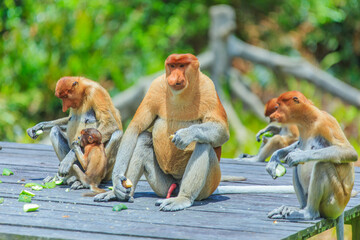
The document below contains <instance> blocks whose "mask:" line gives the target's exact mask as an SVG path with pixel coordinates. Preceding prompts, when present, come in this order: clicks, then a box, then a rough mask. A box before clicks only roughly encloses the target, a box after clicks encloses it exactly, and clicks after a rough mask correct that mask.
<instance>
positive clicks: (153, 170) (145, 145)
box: [94, 132, 175, 202]
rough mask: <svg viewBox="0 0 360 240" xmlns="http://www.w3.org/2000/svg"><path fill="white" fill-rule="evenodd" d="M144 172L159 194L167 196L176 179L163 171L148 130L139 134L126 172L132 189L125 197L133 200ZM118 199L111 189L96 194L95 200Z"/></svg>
mask: <svg viewBox="0 0 360 240" xmlns="http://www.w3.org/2000/svg"><path fill="white" fill-rule="evenodd" d="M143 173H144V174H145V176H146V178H147V180H148V182H149V184H150V186H151V187H152V189H153V190H154V192H155V193H156V194H158V195H159V196H166V193H167V190H168V189H169V187H170V185H171V184H172V183H174V181H175V180H174V179H173V178H172V177H171V176H169V175H166V174H164V173H163V172H162V171H161V169H160V167H159V165H158V163H157V161H156V158H155V153H154V150H153V145H152V137H151V133H148V132H143V133H141V134H140V135H139V137H138V139H137V142H136V147H135V149H134V152H133V155H132V157H131V160H130V162H129V166H128V168H127V171H126V173H125V175H126V178H128V179H130V181H131V182H132V183H133V186H132V188H131V191H130V192H129V193H128V194H129V195H128V196H124V198H125V199H129V200H130V201H132V200H133V196H134V192H135V189H136V186H137V183H138V181H139V179H140V177H141V176H142V174H143ZM117 199H118V198H117V197H116V195H115V193H114V191H109V192H106V193H102V194H99V195H97V196H95V198H94V201H97V202H107V201H112V200H117Z"/></svg>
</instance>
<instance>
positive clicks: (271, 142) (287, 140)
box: [238, 98, 299, 162]
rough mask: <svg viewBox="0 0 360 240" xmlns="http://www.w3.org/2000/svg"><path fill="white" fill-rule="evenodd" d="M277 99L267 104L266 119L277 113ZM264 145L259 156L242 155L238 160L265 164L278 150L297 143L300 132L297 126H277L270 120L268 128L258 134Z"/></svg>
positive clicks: (258, 139) (257, 138) (257, 137)
mask: <svg viewBox="0 0 360 240" xmlns="http://www.w3.org/2000/svg"><path fill="white" fill-rule="evenodd" d="M276 101H277V98H272V99H270V100H269V101H268V102H267V103H266V104H265V113H264V115H265V117H269V116H270V115H271V114H272V113H274V112H275V111H276V108H275V107H276ZM264 133H270V134H271V135H272V136H266V134H264ZM261 136H262V143H261V146H260V149H259V152H258V154H257V155H249V154H241V155H240V156H239V159H238V160H241V161H249V162H265V160H266V159H267V158H268V157H270V156H271V154H273V153H274V152H275V151H276V150H278V149H281V148H284V147H287V146H289V145H291V144H292V143H294V142H296V141H297V140H298V137H299V130H298V128H297V126H296V125H295V124H281V125H279V124H276V123H274V122H273V121H271V120H270V124H269V125H268V126H266V128H264V129H262V130H260V131H259V132H258V133H257V134H256V140H257V141H258V142H260V141H261Z"/></svg>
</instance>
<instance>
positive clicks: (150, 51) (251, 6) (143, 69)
mask: <svg viewBox="0 0 360 240" xmlns="http://www.w3.org/2000/svg"><path fill="white" fill-rule="evenodd" d="M220 3H221V4H229V5H231V6H233V7H234V8H235V9H236V14H237V29H236V35H237V36H238V37H239V38H241V39H242V40H244V41H246V42H248V43H251V44H254V45H256V46H260V47H263V48H266V49H269V50H271V51H275V52H278V53H281V54H284V55H288V56H302V57H304V58H306V59H307V60H308V61H310V62H311V63H313V64H315V65H318V66H319V67H320V68H322V69H325V70H327V71H328V72H329V73H331V74H333V75H334V76H336V77H338V78H340V79H342V80H343V81H345V82H347V83H349V84H351V85H353V86H356V87H358V88H360V81H359V77H360V68H359V63H360V11H359V9H360V3H359V1H358V0H348V1H345V0H274V1H266V0H252V1H245V0H243V1H235V0H218V1H216V0H210V1H209V0H200V1H190V0H177V1H161V0H152V1H147V0H134V1H115V0H114V1H112V0H91V1H88V0H78V1H75V0H74V1H71V0H57V1H54V0H42V1H33V0H3V1H0V113H1V114H0V140H1V141H16V142H32V140H31V139H30V138H29V137H27V136H26V135H25V130H26V128H28V127H30V126H32V125H34V124H35V123H37V122H39V121H42V120H50V119H54V118H58V117H60V116H64V113H62V112H61V103H60V101H59V100H58V99H56V98H55V97H54V93H53V92H54V87H55V83H56V81H57V80H58V79H59V78H60V77H62V76H66V75H82V76H86V77H88V78H90V79H93V80H97V81H100V82H101V84H103V86H105V87H106V88H107V89H108V90H109V92H110V93H111V94H112V95H114V94H116V93H117V92H119V91H122V90H124V89H126V88H128V87H130V86H131V85H133V84H134V83H135V82H136V81H137V80H138V79H139V77H140V76H144V75H149V74H151V73H154V72H156V71H159V70H161V69H162V68H163V63H164V60H165V58H166V57H167V56H168V55H169V54H171V53H175V52H176V53H185V52H190V53H194V54H199V53H201V52H202V51H204V50H205V49H206V48H207V45H208V29H209V24H210V18H209V14H208V10H209V7H210V6H212V5H215V4H220ZM233 65H234V66H236V67H237V68H239V69H240V70H241V71H242V72H243V74H246V75H247V76H248V77H249V79H250V81H249V83H248V84H249V86H250V87H251V89H252V90H253V91H254V92H255V93H257V94H258V95H259V96H260V97H261V99H262V100H263V101H264V102H265V101H267V100H268V99H270V98H271V97H275V96H277V95H279V94H280V93H281V92H284V91H287V90H299V91H302V92H303V93H304V94H305V95H306V96H307V97H309V98H311V99H312V100H313V101H314V103H315V104H316V105H317V106H318V107H320V108H322V109H324V110H326V111H328V112H330V113H331V114H333V115H334V116H335V117H336V118H337V120H338V121H339V122H341V124H342V127H343V128H344V130H345V133H346V135H347V136H348V137H349V138H350V141H351V142H352V143H353V145H354V146H355V147H356V149H357V150H360V149H359V147H358V144H357V142H359V140H360V139H359V138H360V137H359V123H360V121H359V120H360V119H359V118H360V113H359V111H358V110H357V109H356V108H355V107H352V106H349V105H346V104H344V103H343V102H342V101H340V100H339V99H336V98H334V97H333V96H331V95H329V94H326V93H324V92H322V90H321V89H318V88H315V87H314V86H313V85H311V84H309V83H306V82H304V81H302V80H299V79H295V78H292V77H289V76H279V75H278V74H274V73H273V72H272V71H271V70H269V69H267V68H265V67H262V66H257V65H253V64H251V63H249V62H246V61H243V60H241V59H235V60H234V62H233ZM233 103H234V105H235V106H236V110H237V111H238V115H239V118H240V119H241V121H242V122H243V124H244V125H245V126H246V127H247V128H248V129H249V131H250V132H251V133H252V134H251V136H250V137H251V139H249V140H248V143H247V144H245V146H239V145H238V144H237V142H236V141H235V138H233V137H232V138H231V139H230V141H229V142H228V143H227V144H226V145H225V147H224V150H223V156H224V157H235V156H236V155H237V154H239V153H240V152H241V151H245V152H248V153H255V152H256V150H257V148H258V147H259V144H258V143H256V141H255V133H256V132H257V131H258V130H259V129H261V128H263V127H264V126H265V123H263V122H261V121H259V120H257V119H256V117H255V116H254V115H253V114H251V113H249V112H248V111H247V110H246V109H245V108H244V107H243V106H242V103H241V102H239V101H237V100H236V99H233ZM358 152H359V153H360V151H358Z"/></svg>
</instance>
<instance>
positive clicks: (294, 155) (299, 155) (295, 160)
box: [284, 149, 305, 167]
mask: <svg viewBox="0 0 360 240" xmlns="http://www.w3.org/2000/svg"><path fill="white" fill-rule="evenodd" d="M284 160H285V162H286V163H287V164H288V165H289V167H294V166H297V165H299V164H303V163H304V162H305V161H304V153H303V151H301V150H299V149H295V150H294V151H293V152H290V153H289V154H288V155H286V157H285V159H284Z"/></svg>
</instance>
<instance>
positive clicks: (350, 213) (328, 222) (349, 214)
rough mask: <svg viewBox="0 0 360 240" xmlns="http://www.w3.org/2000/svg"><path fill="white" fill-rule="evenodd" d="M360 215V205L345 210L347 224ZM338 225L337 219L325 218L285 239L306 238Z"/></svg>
mask: <svg viewBox="0 0 360 240" xmlns="http://www.w3.org/2000/svg"><path fill="white" fill-rule="evenodd" d="M358 217H360V205H357V206H356V207H353V208H352V209H349V210H347V211H345V215H344V222H345V224H351V223H352V220H355V219H356V218H358ZM335 226H336V219H323V220H321V221H320V222H318V223H316V224H315V225H314V226H311V227H308V228H305V229H303V230H301V231H299V232H297V233H295V234H292V235H290V236H288V237H286V238H283V240H297V239H306V238H309V237H312V236H315V235H317V234H319V233H322V232H325V231H326V230H328V229H331V228H333V227H335Z"/></svg>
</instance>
